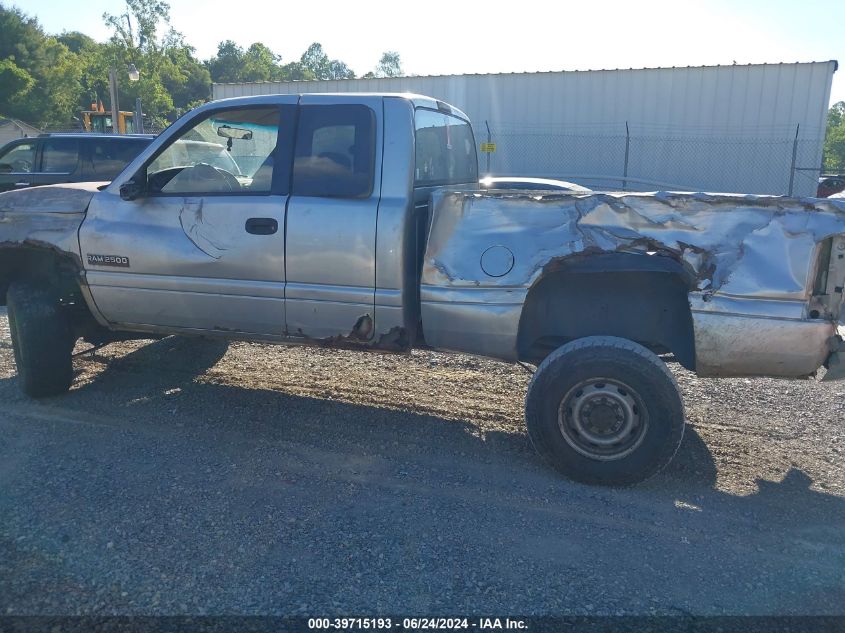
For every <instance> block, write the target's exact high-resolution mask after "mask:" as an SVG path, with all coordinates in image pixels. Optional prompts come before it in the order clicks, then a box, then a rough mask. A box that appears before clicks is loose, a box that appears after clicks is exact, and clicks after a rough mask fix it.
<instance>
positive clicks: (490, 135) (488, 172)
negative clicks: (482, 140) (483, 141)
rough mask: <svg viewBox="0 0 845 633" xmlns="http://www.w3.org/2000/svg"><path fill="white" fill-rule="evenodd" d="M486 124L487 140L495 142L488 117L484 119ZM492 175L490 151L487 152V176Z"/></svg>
mask: <svg viewBox="0 0 845 633" xmlns="http://www.w3.org/2000/svg"><path fill="white" fill-rule="evenodd" d="M484 125H485V126H487V142H488V143H492V142H493V135H492V134H490V124H489V123H488V122H487V119H484ZM489 175H490V152H487V173H486V174H485V176H489Z"/></svg>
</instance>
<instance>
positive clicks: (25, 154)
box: [0, 143, 35, 174]
mask: <svg viewBox="0 0 845 633" xmlns="http://www.w3.org/2000/svg"><path fill="white" fill-rule="evenodd" d="M34 168H35V143H21V144H20V145H15V146H14V147H12V148H11V149H9V150H8V151H7V152H6V153H5V154H3V155H2V156H0V174H9V173H18V174H28V173H30V172H31V171H33V169H34Z"/></svg>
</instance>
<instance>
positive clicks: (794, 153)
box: [787, 123, 801, 198]
mask: <svg viewBox="0 0 845 633" xmlns="http://www.w3.org/2000/svg"><path fill="white" fill-rule="evenodd" d="M799 129H801V124H800V123H799V124H798V125H796V126H795V140H794V141H792V166H791V167H790V168H789V192H788V193H787V195H788V196H789V197H790V198H791V197H792V185H793V184H794V182H795V159H796V157H797V156H798V130H799Z"/></svg>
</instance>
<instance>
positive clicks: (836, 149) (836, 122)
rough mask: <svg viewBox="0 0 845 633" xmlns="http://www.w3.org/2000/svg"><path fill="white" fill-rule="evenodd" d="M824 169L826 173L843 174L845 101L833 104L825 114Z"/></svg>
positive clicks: (844, 162)
mask: <svg viewBox="0 0 845 633" xmlns="http://www.w3.org/2000/svg"><path fill="white" fill-rule="evenodd" d="M824 168H825V171H828V172H838V173H841V172H845V101H840V102H839V103H835V104H834V105H833V106H831V108H830V110H828V112H827V131H826V134H825V141H824Z"/></svg>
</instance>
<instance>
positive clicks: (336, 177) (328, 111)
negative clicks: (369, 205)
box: [292, 104, 376, 198]
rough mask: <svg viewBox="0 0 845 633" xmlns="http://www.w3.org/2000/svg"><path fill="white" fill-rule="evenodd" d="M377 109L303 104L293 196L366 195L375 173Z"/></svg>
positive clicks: (294, 165) (295, 160) (371, 187)
mask: <svg viewBox="0 0 845 633" xmlns="http://www.w3.org/2000/svg"><path fill="white" fill-rule="evenodd" d="M375 143H376V118H375V113H374V112H373V111H372V110H371V109H370V108H368V107H367V106H364V105H357V104H350V105H305V106H302V107H301V108H300V114H299V126H298V129H297V135H296V149H295V152H294V163H293V189H292V191H293V194H294V195H299V196H311V197H328V198H368V197H369V196H370V195H371V194H372V192H373V179H374V178H373V177H374V174H375Z"/></svg>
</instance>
